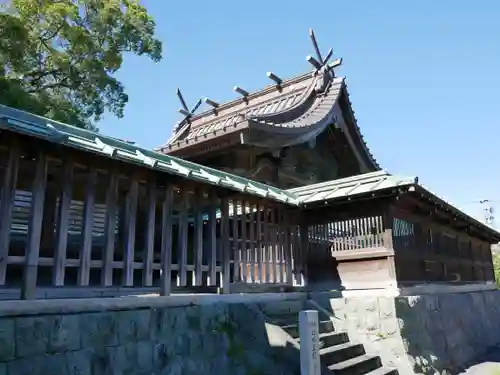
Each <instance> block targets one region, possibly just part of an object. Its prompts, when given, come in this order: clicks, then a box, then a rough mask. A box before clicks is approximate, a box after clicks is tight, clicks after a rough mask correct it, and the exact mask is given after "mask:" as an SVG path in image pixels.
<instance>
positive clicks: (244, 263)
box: [240, 201, 250, 283]
mask: <svg viewBox="0 0 500 375" xmlns="http://www.w3.org/2000/svg"><path fill="white" fill-rule="evenodd" d="M247 203H248V202H246V201H242V202H241V255H242V256H241V271H240V272H241V278H242V281H243V282H245V283H246V282H247V281H248V242H247V241H248V239H247V218H248V217H249V216H250V214H249V213H248V214H247V210H246V208H247Z"/></svg>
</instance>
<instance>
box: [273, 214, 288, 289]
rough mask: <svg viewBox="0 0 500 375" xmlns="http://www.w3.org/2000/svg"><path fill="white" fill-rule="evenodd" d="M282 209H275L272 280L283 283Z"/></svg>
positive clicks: (283, 240)
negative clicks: (273, 271) (273, 272)
mask: <svg viewBox="0 0 500 375" xmlns="http://www.w3.org/2000/svg"><path fill="white" fill-rule="evenodd" d="M283 229H284V228H283V211H282V210H281V209H279V208H278V209H277V210H276V225H275V228H274V231H273V233H274V238H275V245H274V249H275V250H274V251H275V253H274V260H275V262H274V263H275V264H274V269H275V277H274V281H275V282H277V283H283V282H285V277H284V274H285V270H284V267H285V262H284V257H283V248H284V246H283V245H284V243H285V234H284V231H283Z"/></svg>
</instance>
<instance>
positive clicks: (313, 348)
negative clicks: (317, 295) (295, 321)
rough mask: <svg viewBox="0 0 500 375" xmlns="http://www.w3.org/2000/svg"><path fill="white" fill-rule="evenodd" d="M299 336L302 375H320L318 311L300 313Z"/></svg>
mask: <svg viewBox="0 0 500 375" xmlns="http://www.w3.org/2000/svg"><path fill="white" fill-rule="evenodd" d="M299 334H300V373H301V375H320V374H321V365H320V359H319V349H320V348H319V345H320V341H319V322H318V312H317V311H316V310H306V311H301V312H300V313H299Z"/></svg>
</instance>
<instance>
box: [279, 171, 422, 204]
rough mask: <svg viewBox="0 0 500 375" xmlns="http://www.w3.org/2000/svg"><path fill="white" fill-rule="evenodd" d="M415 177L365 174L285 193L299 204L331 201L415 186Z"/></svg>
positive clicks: (379, 173)
mask: <svg viewBox="0 0 500 375" xmlns="http://www.w3.org/2000/svg"><path fill="white" fill-rule="evenodd" d="M417 182H418V179H417V178H416V177H398V176H393V175H391V174H389V173H387V172H386V171H377V172H371V173H365V174H361V175H357V176H352V177H346V178H340V179H338V180H333V181H327V182H321V183H319V184H314V185H308V186H302V187H299V188H295V189H290V190H287V192H289V193H291V194H293V195H295V196H296V197H297V198H298V199H299V200H300V202H301V203H303V204H307V203H312V202H318V201H331V200H335V199H340V198H346V197H352V196H355V195H360V194H366V193H372V192H377V191H380V190H385V189H391V188H395V187H402V186H409V185H415V184H417Z"/></svg>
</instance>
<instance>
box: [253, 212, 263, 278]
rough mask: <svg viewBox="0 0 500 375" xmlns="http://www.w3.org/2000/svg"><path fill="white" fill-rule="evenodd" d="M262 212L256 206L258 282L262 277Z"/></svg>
mask: <svg viewBox="0 0 500 375" xmlns="http://www.w3.org/2000/svg"><path fill="white" fill-rule="evenodd" d="M263 212H264V210H263V207H262V205H261V204H258V205H257V245H256V246H255V247H256V249H257V278H258V280H259V281H258V282H259V283H262V282H263V280H262V279H263V277H262V262H263V259H262V246H263V245H262V214H263Z"/></svg>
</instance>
